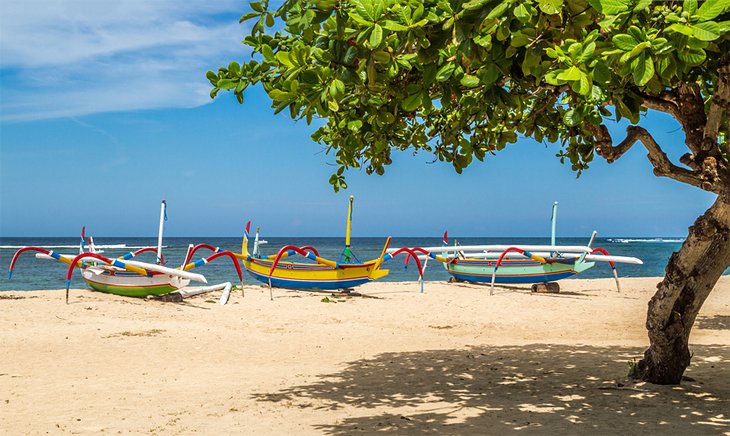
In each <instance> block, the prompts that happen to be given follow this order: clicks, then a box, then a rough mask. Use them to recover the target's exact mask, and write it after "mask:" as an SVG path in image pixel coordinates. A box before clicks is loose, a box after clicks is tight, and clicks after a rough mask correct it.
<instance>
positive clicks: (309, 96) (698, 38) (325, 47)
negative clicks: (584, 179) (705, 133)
mask: <svg viewBox="0 0 730 436" xmlns="http://www.w3.org/2000/svg"><path fill="white" fill-rule="evenodd" d="M250 6H251V9H252V11H251V12H249V13H246V14H245V15H243V17H241V21H246V20H248V21H250V22H251V23H252V30H251V34H250V35H249V36H247V37H246V38H245V40H244V43H245V44H246V45H248V46H250V47H252V48H253V55H252V59H251V60H250V61H248V62H245V63H242V64H238V63H237V62H231V63H230V64H229V65H228V66H227V67H223V68H220V69H219V70H218V71H217V72H212V71H209V72H208V75H207V76H208V79H209V80H210V83H211V84H212V85H213V90H212V92H211V97H215V96H216V94H217V93H218V91H219V90H220V89H223V90H228V91H233V92H234V94H235V95H236V97H237V98H238V101H239V102H241V103H242V102H243V93H244V90H245V89H246V87H248V86H249V85H252V84H257V83H261V84H262V85H263V87H264V89H265V90H266V92H267V93H268V95H269V97H270V98H271V100H272V107H273V108H274V110H275V112H276V113H279V112H281V111H285V110H286V111H288V114H289V115H290V116H291V117H292V118H293V119H305V120H306V121H307V123H311V122H312V120H313V119H314V118H324V119H326V124H325V125H323V126H322V127H320V128H319V129H317V130H316V131H315V133H314V134H313V135H312V138H313V139H314V140H315V141H317V142H320V143H323V144H325V145H326V146H327V148H328V152H333V153H334V155H335V157H336V161H337V163H338V165H339V168H338V171H337V173H336V174H334V175H333V176H332V177H331V178H330V183H331V184H332V185H333V186H334V187H335V190H337V189H339V188H340V187H346V184H345V180H344V176H343V173H344V170H345V169H346V168H348V167H355V168H358V167H361V166H365V169H366V171H367V172H368V173H373V172H375V173H378V174H382V173H383V172H384V166H385V165H388V164H390V163H391V150H393V149H397V150H408V149H412V150H414V151H424V152H428V153H432V154H433V155H435V157H436V158H438V159H439V160H441V161H446V162H450V163H451V164H452V165H453V166H454V168H455V170H456V171H457V172H461V170H462V169H463V168H464V167H466V166H468V165H469V164H470V163H471V162H472V161H473V159H474V158H477V159H479V160H483V159H484V158H485V156H486V155H487V154H494V153H495V152H497V151H499V150H502V149H503V148H504V147H505V146H506V145H507V144H509V143H514V142H515V141H517V138H518V135H523V136H525V137H532V138H534V139H535V140H537V141H540V142H542V141H548V142H559V143H560V144H561V149H560V152H559V153H558V156H559V157H560V159H561V161H564V160H566V159H567V160H569V162H570V163H571V164H572V168H573V169H574V170H576V171H578V173H580V171H582V170H583V169H586V168H587V167H588V164H589V162H590V161H591V160H592V158H593V156H594V147H595V145H596V143H595V141H596V140H595V138H594V135H593V133H592V132H593V130H592V129H591V127H593V126H596V125H599V124H601V123H602V122H603V120H604V119H605V118H613V117H615V118H617V119H621V118H627V119H629V120H630V121H631V122H632V123H634V124H636V123H638V122H639V116H640V114H641V113H642V111H645V110H646V109H645V107H644V106H645V105H644V100H645V99H646V98H651V97H652V96H659V95H661V94H662V92H665V91H667V90H672V89H676V88H677V87H678V86H680V85H681V84H683V83H692V84H696V85H697V86H699V89H700V91H701V92H702V95H704V96H710V95H712V92H713V87H714V86H715V84H716V83H717V76H718V72H717V70H718V65H719V64H718V62H720V59H721V58H722V57H723V56H726V55H727V54H728V53H730V43H729V40H730V38H729V32H730V21H728V20H730V14H728V10H730V0H710V1H705V2H698V1H697V0H689V1H685V2H672V1H663V2H651V1H648V0H468V1H461V0H450V1H449V0H437V1H435V0H427V1H416V0H413V1H411V0H352V1H344V0H343V1H337V0H288V1H285V2H284V3H283V5H282V6H280V7H279V8H278V9H276V10H269V6H268V0H263V1H258V2H251V3H250ZM610 108H612V109H610ZM724 126H725V127H724V128H723V129H724V130H722V131H721V132H719V133H720V136H721V138H722V137H727V131H726V130H727V123H724ZM720 143H722V140H721V141H720ZM719 146H720V145H718V147H719ZM723 152H724V153H725V158H726V156H727V155H726V153H727V151H726V150H725V151H723Z"/></svg>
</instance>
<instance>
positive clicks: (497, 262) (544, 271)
mask: <svg viewBox="0 0 730 436" xmlns="http://www.w3.org/2000/svg"><path fill="white" fill-rule="evenodd" d="M557 207H558V203H557V202H555V203H554V204H553V211H552V219H551V221H552V235H551V244H550V245H453V246H449V241H448V232H445V233H444V238H443V245H442V246H441V247H424V248H421V247H416V248H413V249H412V250H413V251H414V252H417V253H421V254H422V256H420V259H422V260H426V261H427V260H428V259H434V260H436V261H439V262H441V263H442V264H443V266H444V269H446V272H448V273H449V274H450V275H451V276H452V277H454V279H456V280H457V281H465V282H475V283H490V285H491V290H490V293H491V292H493V291H494V284H495V283H504V284H520V283H532V284H535V283H550V282H555V281H558V280H561V279H564V278H567V277H571V276H574V275H576V274H580V273H581V272H583V271H586V270H588V269H590V268H592V267H593V266H594V265H595V263H596V262H608V263H609V264H610V265H611V268H612V270H613V276H614V279H615V280H616V286H617V288H618V290H619V291H620V290H621V286H620V284H619V280H618V272H617V271H616V265H615V264H616V263H630V264H636V265H641V264H642V263H643V262H642V261H641V260H640V259H637V258H635V257H625V256H610V255H609V254H608V252H607V251H606V250H604V249H603V248H591V245H592V244H593V241H594V240H595V237H596V232H595V231H594V232H593V234H592V235H591V238H590V241H589V243H588V245H586V246H566V245H556V244H555V228H556V214H557ZM394 250H396V249H394ZM407 261H408V259H406V262H407Z"/></svg>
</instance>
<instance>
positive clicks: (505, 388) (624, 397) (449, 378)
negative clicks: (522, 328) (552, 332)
mask: <svg viewBox="0 0 730 436" xmlns="http://www.w3.org/2000/svg"><path fill="white" fill-rule="evenodd" d="M693 351H694V352H695V357H694V358H693V359H692V365H691V367H690V369H689V370H688V371H687V376H689V377H688V379H687V380H685V381H684V382H683V383H682V385H680V386H656V385H650V384H632V383H628V382H626V380H625V378H624V376H625V374H626V373H627V372H628V369H629V365H630V362H633V361H634V359H637V360H638V358H639V357H640V356H641V354H642V352H643V349H641V348H626V347H605V348H603V347H590V346H565V345H545V344H535V345H526V346H521V347H510V346H508V347H472V348H467V349H463V350H434V351H419V352H405V353H384V354H380V355H377V356H376V357H374V358H372V359H363V360H358V361H355V362H351V363H349V364H348V366H347V367H346V368H344V369H343V370H342V371H340V372H337V373H333V374H325V375H320V376H319V377H318V381H317V382H315V383H312V384H307V385H302V386H295V387H292V388H288V389H284V390H282V391H280V392H277V393H267V394H255V395H254V398H255V399H257V400H258V401H271V402H275V403H278V404H281V406H282V407H295V408H301V409H311V410H312V413H316V411H317V410H321V409H328V410H333V411H339V412H341V413H339V414H338V416H344V418H341V419H339V420H337V421H336V422H322V423H321V424H318V425H316V426H315V428H316V429H318V430H320V431H323V432H325V433H326V434H332V435H346V434H347V435H349V434H352V433H375V432H396V433H398V434H404V433H406V434H430V433H434V434H435V433H438V434H505V433H509V432H515V431H529V432H530V433H550V434H552V433H564V432H570V433H576V432H577V433H582V434H606V433H610V434H616V433H622V432H625V433H626V434H655V433H657V432H660V431H661V432H669V433H671V434H697V433H703V434H707V433H709V434H722V433H724V432H728V431H730V416H728V415H730V410H729V409H730V407H729V406H730V401H729V400H728V396H729V394H730V371H729V370H728V363H730V347H728V346H694V347H693ZM323 416H326V415H323ZM329 416H332V415H329Z"/></svg>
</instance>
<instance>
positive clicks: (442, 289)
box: [0, 277, 730, 435]
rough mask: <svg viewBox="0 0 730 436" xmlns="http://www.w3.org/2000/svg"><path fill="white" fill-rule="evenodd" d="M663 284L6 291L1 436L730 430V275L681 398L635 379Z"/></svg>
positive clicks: (1, 305) (708, 311)
mask: <svg viewBox="0 0 730 436" xmlns="http://www.w3.org/2000/svg"><path fill="white" fill-rule="evenodd" d="M659 280H660V279H657V278H640V279H638V278H637V279H623V280H622V287H623V288H624V290H623V292H621V293H618V292H617V291H616V289H615V287H614V283H613V280H603V279H601V280H565V281H562V282H560V283H561V286H562V291H561V293H560V294H533V293H530V292H529V290H528V289H529V288H527V287H523V288H520V289H517V288H509V289H508V288H497V289H496V292H495V294H494V295H493V296H489V290H488V288H487V287H484V286H477V285H467V284H446V283H430V282H429V283H427V284H426V292H425V293H424V294H420V293H419V292H418V286H417V285H416V284H414V283H380V282H379V283H373V284H369V285H365V286H362V287H360V288H358V289H357V290H358V292H360V293H361V294H363V295H364V296H360V297H358V296H354V297H332V296H330V297H328V298H329V299H330V300H333V302H330V303H325V302H322V301H321V300H322V299H323V298H324V297H325V296H327V295H329V294H326V293H325V294H321V293H318V294H315V293H306V292H294V291H284V290H274V296H275V299H274V301H269V294H268V289H264V288H260V287H254V286H247V287H246V288H245V292H246V296H245V298H242V297H241V293H240V292H236V293H235V294H234V295H232V297H231V301H230V302H229V304H228V305H226V306H220V305H218V304H217V303H216V302H217V297H218V295H219V294H208V295H203V296H199V297H195V298H192V299H189V300H186V301H185V302H184V303H162V302H158V301H145V300H140V299H131V298H124V297H117V296H113V295H106V294H101V293H96V292H92V291H88V290H72V291H71V299H70V304H69V305H65V304H64V302H63V291H34V292H3V293H0V433H4V434H39V433H46V432H48V433H50V434H58V433H75V434H76V433H82V434H83V433H99V432H104V433H118V432H121V433H127V432H133V433H174V434H178V433H195V432H198V433H203V434H222V433H239V434H241V433H243V434H257V435H258V434H285V433H290V434H335V435H337V434H342V435H349V434H353V433H358V432H363V433H375V432H382V431H392V432H396V433H398V434H404V433H405V434H423V433H439V434H504V433H506V432H511V431H514V430H530V431H532V432H538V433H546V434H552V433H565V432H571V433H583V434H605V433H611V434H616V433H624V434H656V433H657V432H659V431H663V432H668V433H671V434H730V366H729V365H728V363H729V362H730V277H723V278H722V280H721V281H720V282H719V283H718V285H717V287H716V289H715V290H714V291H713V293H712V294H711V295H710V297H709V298H708V300H707V302H706V303H705V305H704V307H703V308H702V311H701V312H700V316H699V317H698V321H697V323H696V325H695V328H694V330H693V333H692V336H691V341H690V342H691V343H692V347H691V348H692V351H693V352H694V357H693V359H692V365H691V366H690V368H689V370H688V371H687V372H686V375H687V376H689V377H691V378H692V379H693V381H685V382H683V383H682V385H681V386H653V385H647V384H631V383H627V381H626V380H625V375H626V373H627V371H628V368H629V366H628V365H629V362H630V361H631V360H633V359H636V360H638V359H639V358H640V356H641V354H642V352H643V349H644V348H645V347H646V345H647V344H648V339H647V336H646V330H645V328H644V322H645V317H646V307H647V302H648V301H649V298H650V297H651V295H652V294H653V292H654V290H655V286H656V283H657V282H658V281H659Z"/></svg>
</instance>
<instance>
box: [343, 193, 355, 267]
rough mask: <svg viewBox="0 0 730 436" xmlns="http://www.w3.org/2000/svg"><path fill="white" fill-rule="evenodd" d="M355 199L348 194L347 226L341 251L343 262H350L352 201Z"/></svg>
mask: <svg viewBox="0 0 730 436" xmlns="http://www.w3.org/2000/svg"><path fill="white" fill-rule="evenodd" d="M353 201H355V197H354V196H352V195H351V196H350V205H349V206H348V208H347V228H346V229H345V251H344V252H343V253H342V256H343V257H344V260H345V262H347V263H350V255H351V254H352V253H351V251H350V230H351V228H352V202H353Z"/></svg>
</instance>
